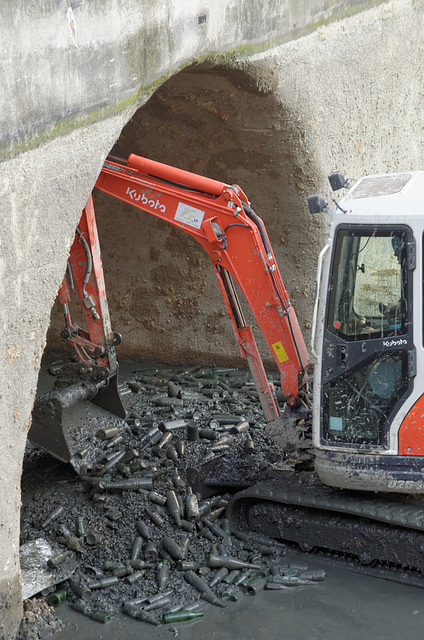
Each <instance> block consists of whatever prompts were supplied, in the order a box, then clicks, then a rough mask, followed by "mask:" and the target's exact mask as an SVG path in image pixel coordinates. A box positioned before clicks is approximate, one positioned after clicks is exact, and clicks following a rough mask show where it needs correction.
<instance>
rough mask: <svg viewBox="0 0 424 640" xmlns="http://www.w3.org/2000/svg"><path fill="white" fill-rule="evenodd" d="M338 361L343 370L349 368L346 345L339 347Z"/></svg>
mask: <svg viewBox="0 0 424 640" xmlns="http://www.w3.org/2000/svg"><path fill="white" fill-rule="evenodd" d="M337 360H338V364H339V366H340V367H341V368H342V369H346V367H347V347H346V345H344V344H339V345H337Z"/></svg>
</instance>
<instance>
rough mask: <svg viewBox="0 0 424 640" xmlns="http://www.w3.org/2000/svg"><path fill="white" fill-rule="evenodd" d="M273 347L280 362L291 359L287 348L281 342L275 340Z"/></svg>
mask: <svg viewBox="0 0 424 640" xmlns="http://www.w3.org/2000/svg"><path fill="white" fill-rule="evenodd" d="M272 348H273V349H274V351H275V355H276V356H277V360H278V362H280V363H282V362H287V360H288V359H289V357H288V355H287V353H286V350H285V349H284V347H283V345H282V344H281V342H274V344H273V345H272Z"/></svg>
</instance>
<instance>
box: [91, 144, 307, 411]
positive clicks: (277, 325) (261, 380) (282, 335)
mask: <svg viewBox="0 0 424 640" xmlns="http://www.w3.org/2000/svg"><path fill="white" fill-rule="evenodd" d="M95 186H96V187H97V188H98V189H100V190H101V191H104V192H106V193H108V194H110V195H112V196H114V197H115V198H118V199H120V200H123V201H124V202H127V203H129V204H131V205H133V206H134V207H137V208H139V209H142V210H143V211H146V212H147V213H151V214H153V215H155V216H157V217H159V218H161V219H162V220H166V221H167V222H169V223H170V224H172V225H173V226H175V227H178V228H179V229H181V230H182V231H184V232H186V233H188V234H189V235H191V236H192V237H193V238H195V239H196V240H197V241H198V242H199V243H200V244H201V245H202V246H203V248H204V249H205V251H206V253H207V254H208V255H209V258H210V259H211V261H212V263H213V265H214V270H215V274H216V276H217V279H218V283H219V286H220V289H221V293H222V295H223V298H224V302H225V305H226V307H227V311H228V315H229V317H230V320H231V322H232V325H233V328H234V331H235V334H236V338H237V341H238V344H239V348H240V353H241V355H242V357H244V358H246V359H247V361H248V364H249V367H250V370H251V373H252V376H253V379H254V381H255V384H256V387H257V390H258V393H259V398H260V401H261V404H262V407H263V410H264V412H265V417H266V419H267V421H272V420H275V419H276V418H278V416H279V410H278V406H277V404H276V400H275V397H274V393H273V391H272V388H271V387H270V385H269V382H268V380H267V377H266V374H265V371H264V368H263V364H262V359H261V357H260V354H259V351H258V348H257V345H256V342H255V339H254V336H253V332H252V328H251V327H250V326H248V325H247V324H246V321H245V318H244V314H243V311H242V307H241V304H240V302H239V299H238V295H237V291H236V287H235V284H237V285H238V287H239V288H240V290H241V291H242V292H243V294H244V296H245V298H246V301H247V303H248V305H249V306H250V308H251V310H252V311H253V314H254V316H255V318H256V321H257V323H258V326H259V328H260V330H261V332H262V334H263V336H264V338H265V340H266V342H267V343H268V346H269V348H270V351H271V354H272V356H273V357H274V359H275V362H276V365H277V367H278V369H279V371H280V375H281V386H282V391H283V393H284V394H285V396H286V398H287V402H288V404H290V405H293V406H295V405H296V404H297V402H298V397H299V390H300V388H301V386H302V384H303V377H304V370H305V367H306V365H307V363H308V354H307V350H306V346H305V343H304V340H303V337H302V334H301V331H300V327H299V324H298V321H297V318H296V314H295V311H294V309H293V307H292V306H291V305H290V300H289V295H288V293H287V291H286V289H285V287H284V284H283V281H282V278H281V275H280V272H279V269H278V266H277V263H276V261H275V257H274V254H273V251H272V248H271V244H270V242H269V239H268V236H267V233H266V230H265V227H264V225H263V222H262V220H261V219H260V218H259V217H258V216H257V215H256V214H255V212H254V211H253V209H252V208H251V207H250V204H249V201H248V199H247V196H246V195H245V193H244V192H243V191H242V190H241V189H240V187H238V186H236V185H234V186H230V185H227V184H225V183H223V182H219V181H216V180H211V179H209V178H205V177H202V176H198V175H196V174H193V173H190V172H187V171H183V170H181V169H177V168H175V167H170V166H168V165H165V164H162V163H159V162H155V161H153V160H149V159H146V158H141V157H140V156H137V155H134V154H132V155H130V157H129V159H128V161H126V162H125V161H123V160H121V159H118V158H114V157H109V158H108V159H107V161H106V162H105V164H104V166H103V168H102V170H101V172H100V175H99V177H98V180H97V182H96V185H95Z"/></svg>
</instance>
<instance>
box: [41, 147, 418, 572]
mask: <svg viewBox="0 0 424 640" xmlns="http://www.w3.org/2000/svg"><path fill="white" fill-rule="evenodd" d="M330 182H331V184H332V186H333V187H334V188H341V187H345V188H346V187H348V185H347V183H346V181H345V180H344V179H342V178H341V177H340V174H337V176H336V175H335V174H333V176H332V179H331V180H330ZM423 182H424V178H423V172H417V173H416V174H414V173H405V174H393V175H390V176H368V177H366V178H363V179H361V180H359V181H358V182H357V183H355V185H353V187H352V188H350V189H349V191H348V193H347V195H346V196H345V198H344V199H343V200H342V201H341V202H340V204H336V207H335V209H334V211H333V214H332V223H331V227H330V235H329V240H328V242H327V245H326V247H325V248H324V250H323V251H322V252H321V256H320V262H321V261H322V258H325V260H324V269H323V292H324V293H323V295H321V306H320V311H319V314H318V311H317V308H316V310H315V311H314V318H315V319H316V318H318V335H319V347H318V364H317V365H316V372H315V378H316V382H315V385H314V427H313V430H314V448H315V453H316V470H317V471H318V474H319V475H320V477H321V479H322V481H323V482H324V483H325V484H326V485H331V486H332V487H341V488H343V489H348V490H349V489H355V490H358V489H359V490H361V491H362V492H375V491H379V492H381V493H380V495H379V496H376V495H375V494H370V493H362V494H359V495H360V497H358V493H352V492H346V491H345V490H342V491H341V490H340V489H336V488H330V487H329V486H324V485H323V484H321V483H320V482H319V480H317V481H314V482H313V483H311V482H307V483H305V482H302V481H301V478H299V477H296V476H295V475H293V474H282V475H280V476H279V477H277V478H275V479H273V480H268V481H266V482H264V483H262V484H260V485H257V486H253V487H250V488H249V489H247V490H245V491H243V492H241V493H239V494H237V495H236V496H234V498H233V500H232V502H231V504H230V508H229V511H228V515H229V517H230V519H231V521H232V525H233V527H234V528H246V527H247V528H251V529H254V530H256V531H259V532H263V533H266V534H267V535H272V536H275V537H279V538H283V539H287V540H293V541H296V542H298V543H299V544H300V545H301V546H302V547H303V548H305V549H310V548H312V547H324V548H329V549H332V550H336V551H341V552H343V553H353V554H355V555H357V556H358V557H359V558H360V560H361V561H362V562H363V563H365V564H366V563H369V562H372V561H374V560H381V561H387V562H390V563H391V564H394V565H402V566H408V567H412V568H414V569H419V570H420V571H421V570H424V560H423V559H422V558H421V556H422V551H421V549H422V548H424V547H423V545H424V512H422V510H421V508H420V507H417V506H416V504H412V505H411V504H410V503H407V502H405V501H402V502H399V500H398V499H396V500H395V501H394V500H393V499H392V498H391V497H390V496H388V495H384V494H387V493H390V492H393V493H397V494H398V493H400V492H403V493H408V494H422V493H424V472H423V469H424V458H423V455H424V436H421V432H422V431H423V430H424V424H423V421H422V420H421V419H419V415H421V414H422V409H421V405H422V400H421V398H422V395H421V394H422V390H420V389H419V385H417V384H416V383H417V382H419V381H418V379H417V366H416V363H417V349H416V340H417V338H416V337H414V335H413V325H414V322H413V318H414V317H415V316H413V312H412V308H413V305H412V302H413V295H414V293H413V291H414V287H415V288H416V287H417V286H418V287H419V286H420V285H414V284H413V283H414V281H413V277H414V271H415V270H416V267H417V264H418V263H419V261H417V260H416V252H417V246H416V242H415V239H414V233H413V229H412V226H413V225H411V222H409V223H407V222H405V216H404V215H403V213H402V211H403V209H402V207H406V208H407V207H408V206H410V203H411V202H413V201H414V198H417V197H418V196H417V194H418V195H419V191H420V188H422V187H421V186H420V185H422V183H423ZM95 186H96V188H98V189H100V190H102V191H104V192H106V193H108V194H110V195H112V196H114V197H116V198H118V199H120V200H123V201H124V202H127V203H129V204H131V205H133V206H134V207H137V208H139V209H142V210H143V211H145V212H147V213H151V214H153V215H155V216H157V217H159V218H162V219H163V220H166V221H167V222H169V223H170V224H172V225H174V226H175V227H177V228H179V229H181V230H183V231H185V232H186V233H188V234H190V235H191V236H193V238H195V239H196V240H197V241H198V242H199V243H200V244H201V245H202V246H203V248H204V249H205V251H206V252H207V254H208V256H209V258H210V259H211V261H212V264H213V268H214V270H215V274H216V276H217V279H218V284H219V287H220V289H221V293H222V296H223V298H224V302H225V305H226V308H227V311H228V315H229V317H230V320H231V322H232V325H233V328H234V331H235V335H236V339H237V342H238V344H239V348H240V354H241V356H242V357H244V358H246V360H247V362H248V365H249V368H250V372H251V375H252V378H253V381H254V383H255V385H256V389H257V392H258V396H259V400H260V402H261V405H262V409H263V412H264V416H265V419H266V421H267V423H268V427H269V432H270V433H276V434H279V436H278V437H280V441H281V442H282V443H283V444H284V443H285V442H287V441H289V440H290V426H287V425H290V422H289V421H288V420H287V419H286V417H285V416H283V415H281V409H280V408H279V406H278V403H277V401H276V397H275V393H274V390H273V385H272V384H270V382H269V380H268V378H267V376H266V373H265V371H264V367H263V363H262V359H261V357H260V354H259V351H258V348H257V346H256V343H255V340H254V337H253V333H252V328H251V327H250V326H248V325H247V324H246V321H245V318H244V315H243V311H242V308H241V304H240V302H239V299H238V296H237V293H236V288H235V283H236V284H237V285H238V287H239V288H240V290H241V291H242V292H243V294H244V296H245V298H246V301H247V303H248V305H249V306H250V308H251V309H252V311H253V313H254V316H255V319H256V322H257V324H258V327H259V329H260V330H261V332H262V334H263V336H264V338H265V340H266V342H267V344H268V346H269V349H270V351H271V354H272V356H273V357H274V360H275V363H276V366H277V367H278V369H279V372H280V377H281V388H282V391H283V393H284V396H285V398H286V404H287V406H288V407H290V408H291V409H292V410H293V411H296V410H297V408H298V407H299V405H303V406H304V407H307V408H308V407H309V405H308V399H307V376H306V373H305V369H306V367H307V365H308V362H309V358H308V353H307V349H306V346H305V342H304V339H303V336H302V333H301V331H300V328H299V324H298V321H297V318H296V314H295V311H294V309H293V307H292V306H291V304H290V300H289V296H288V293H287V291H286V289H285V287H284V284H283V281H282V279H281V275H280V272H279V269H278V266H277V263H276V261H275V257H274V254H273V251H272V248H271V244H270V241H269V239H268V236H267V232H266V230H265V227H264V224H263V222H262V220H261V219H260V218H259V217H258V216H257V215H256V213H255V212H254V211H253V209H252V208H251V206H250V203H249V201H248V198H247V196H246V195H245V193H244V192H243V191H242V190H241V189H240V187H238V186H234V185H233V186H230V185H227V184H225V183H222V182H219V181H216V180H211V179H209V178H205V177H201V176H198V175H195V174H192V173H189V172H187V171H183V170H180V169H177V168H174V167H170V166H167V165H164V164H161V163H158V162H154V161H152V160H148V159H145V158H141V157H139V156H136V155H134V154H132V155H130V157H129V158H128V160H127V161H123V160H121V159H118V158H115V157H108V159H107V161H106V162H105V164H104V166H103V168H102V170H101V172H100V175H99V177H98V180H97V182H96V185H95ZM324 205H325V203H322V202H321V201H320V199H319V198H318V197H314V198H313V199H312V200H311V201H310V210H311V213H316V212H318V211H319V210H321V209H322V208H323V206H324ZM404 210H406V209H404ZM402 216H403V217H402ZM329 249H331V251H330V250H329ZM421 262H422V260H421ZM69 266H70V268H69V274H68V280H67V278H66V277H65V278H64V280H63V283H62V286H61V289H60V291H59V301H60V302H61V304H62V305H63V309H64V315H65V323H66V326H65V329H64V331H63V333H62V336H63V337H64V338H65V339H66V341H67V342H68V343H69V344H71V345H72V346H73V348H74V351H75V354H76V357H77V360H78V362H79V364H78V370H77V374H75V369H73V370H72V371H66V369H65V372H64V373H63V374H62V377H61V379H60V380H59V383H58V384H56V386H55V389H54V390H53V391H52V392H50V393H49V394H47V400H46V398H45V397H42V398H41V399H39V400H37V402H36V405H35V408H34V412H33V426H32V429H31V432H30V439H31V440H32V441H33V442H35V443H36V444H38V445H39V446H41V447H42V448H44V449H46V450H48V451H50V452H52V453H53V454H54V455H56V456H57V457H58V458H60V459H61V460H63V461H65V462H69V461H71V460H73V459H74V456H75V455H76V452H75V447H74V446H73V445H74V440H73V434H72V428H71V429H67V428H65V427H64V413H65V412H68V410H69V409H72V408H73V407H76V406H79V405H80V404H81V402H82V403H84V402H88V401H89V400H91V401H92V402H94V403H96V405H98V408H99V411H100V412H102V411H106V412H111V413H113V414H115V415H117V416H120V417H125V411H124V409H123V406H122V403H121V400H120V397H119V393H118V389H117V371H118V365H117V362H116V357H115V346H116V345H117V344H119V341H120V336H119V334H117V333H115V332H113V331H112V329H111V324H110V318H109V312H108V307H107V302H106V293H105V286H104V279H103V271H102V265H101V258H100V250H99V242H98V236H97V229H96V222H95V215H94V208H93V203H92V199H91V197H90V199H89V201H88V203H87V205H86V207H85V208H84V211H83V214H82V217H81V220H80V223H79V226H78V228H77V231H76V235H75V240H74V243H73V245H72V248H71V252H70V257H69ZM420 268H421V267H420ZM320 272H321V267H320V268H319V273H320ZM416 275H417V276H418V277H421V276H420V273H418V272H417V274H416ZM69 277H72V278H73V280H74V284H75V287H76V288H77V290H78V293H79V296H80V299H81V301H82V308H83V311H84V315H85V320H86V324H87V330H82V329H81V328H80V327H79V326H77V325H76V324H74V323H73V322H72V319H71V316H70V313H69V307H68V303H69V300H70V295H69V289H68V281H69ZM319 280H320V275H319V277H318V281H319ZM318 285H319V282H318ZM421 286H422V285H421ZM415 295H417V293H415ZM418 307H420V312H421V307H422V304H421V303H420V304H416V305H415V309H418ZM313 332H314V333H315V328H314V331H313ZM414 345H415V346H414ZM419 348H420V349H421V347H419ZM421 350H422V349H421ZM420 357H421V356H420ZM77 401H78V402H77ZM72 420H73V418H71V422H72ZM382 494H383V495H382Z"/></svg>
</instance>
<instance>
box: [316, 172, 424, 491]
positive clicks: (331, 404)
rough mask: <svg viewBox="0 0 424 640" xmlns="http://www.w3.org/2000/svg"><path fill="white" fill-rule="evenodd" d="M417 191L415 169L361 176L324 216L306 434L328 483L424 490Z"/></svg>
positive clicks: (421, 181) (419, 180) (420, 177)
mask: <svg viewBox="0 0 424 640" xmlns="http://www.w3.org/2000/svg"><path fill="white" fill-rule="evenodd" d="M423 186H424V173H423V172H417V173H403V174H391V175H386V176H384V175H383V176H369V177H366V178H362V179H361V180H359V181H358V182H357V183H356V184H355V185H353V187H352V188H351V189H350V190H349V191H348V193H347V195H346V196H345V197H344V199H343V200H341V202H340V203H339V204H338V205H337V207H336V208H335V210H334V212H333V214H332V222H331V228H330V239H329V243H330V249H331V250H330V251H327V254H326V259H325V260H326V262H325V265H324V269H323V281H322V286H321V307H320V312H319V320H318V326H319V331H318V335H319V339H318V357H319V365H318V367H317V369H318V370H317V371H316V380H315V389H314V393H315V398H314V429H313V430H314V447H315V452H316V465H315V467H316V470H317V471H318V474H319V476H320V478H321V480H322V481H323V482H324V483H325V484H328V485H330V486H337V487H342V488H350V489H351V488H353V489H362V490H370V491H375V490H379V491H393V492H399V491H400V492H402V491H405V492H408V493H423V492H424V474H423V471H422V468H423V467H424V464H423V463H424V458H423V457H422V456H423V455H424V436H423V435H421V433H422V431H424V419H423V418H422V417H421V415H422V413H423V412H422V411H421V409H420V408H419V407H418V408H417V403H419V402H420V398H421V395H422V392H423V389H422V384H420V378H419V376H417V351H419V352H420V356H421V350H422V340H421V337H420V335H421V332H420V331H419V327H420V326H421V325H420V324H419V323H420V322H421V320H420V317H421V311H422V303H421V302H420V300H421V299H422V289H421V287H422V285H420V278H422V276H421V265H420V264H419V261H418V262H417V259H416V254H417V253H418V247H417V243H416V238H417V237H419V236H418V235H417V230H418V229H417V228H418V226H419V225H421V227H422V224H423V221H422V220H420V218H419V217H418V216H417V217H416V218H415V214H414V212H415V211H417V210H418V209H417V207H416V206H414V203H416V202H417V200H418V198H419V195H420V194H419V192H420V189H421V190H422V188H423ZM421 193H422V191H421ZM418 220H419V225H418ZM419 231H420V232H421V233H422V230H421V229H419ZM414 296H415V299H414ZM420 411H421V413H420ZM406 442H407V445H406V444H405V443H406Z"/></svg>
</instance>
